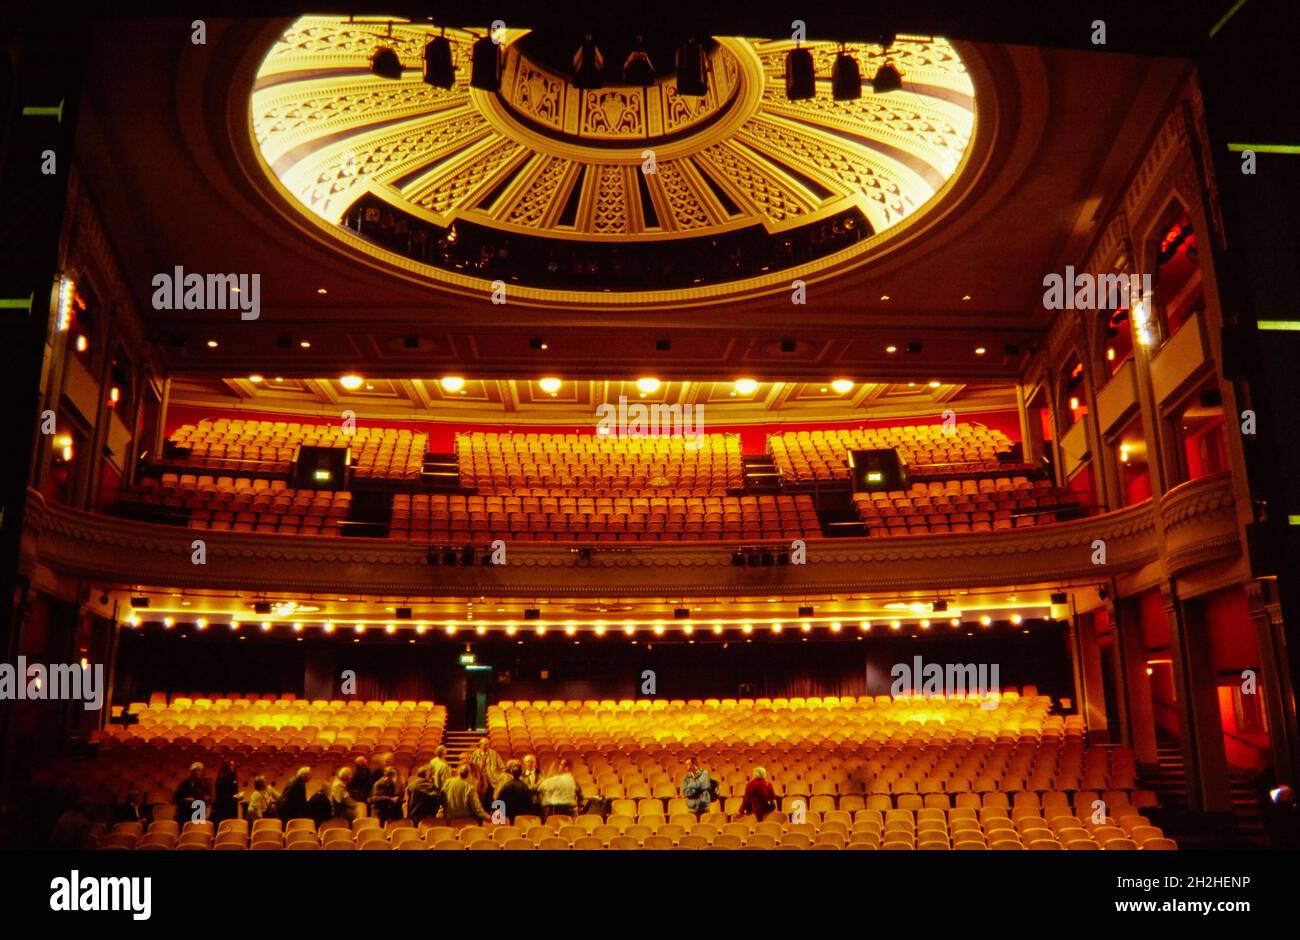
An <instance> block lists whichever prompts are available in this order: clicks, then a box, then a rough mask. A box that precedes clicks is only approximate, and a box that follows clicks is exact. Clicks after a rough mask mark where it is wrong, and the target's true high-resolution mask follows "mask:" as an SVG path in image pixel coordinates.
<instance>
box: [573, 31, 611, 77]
mask: <svg viewBox="0 0 1300 940" xmlns="http://www.w3.org/2000/svg"><path fill="white" fill-rule="evenodd" d="M604 68H605V57H604V56H603V55H601V54H600V50H599V49H597V48H596V40H594V39H592V38H591V33H588V34H587V36H586V38H585V39H583V40H582V45H580V46H579V47H578V51H577V52H575V53H574V54H573V84H574V85H576V86H577V87H579V88H599V87H600V85H601V80H600V73H601V71H602V70H603V69H604Z"/></svg>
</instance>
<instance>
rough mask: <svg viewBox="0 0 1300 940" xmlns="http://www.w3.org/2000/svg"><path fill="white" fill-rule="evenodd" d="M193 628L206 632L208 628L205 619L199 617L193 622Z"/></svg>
mask: <svg viewBox="0 0 1300 940" xmlns="http://www.w3.org/2000/svg"><path fill="white" fill-rule="evenodd" d="M194 626H196V627H198V628H199V629H200V630H206V629H207V628H208V621H207V618H205V617H200V618H199V619H198V620H196V621H194Z"/></svg>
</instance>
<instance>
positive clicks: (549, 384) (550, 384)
mask: <svg viewBox="0 0 1300 940" xmlns="http://www.w3.org/2000/svg"><path fill="white" fill-rule="evenodd" d="M537 384H538V385H539V386H540V387H541V389H542V391H544V392H547V393H549V394H551V395H554V394H555V393H556V392H558V391H559V390H560V386H561V385H562V384H564V383H562V382H561V381H560V380H559V379H556V378H545V379H542V380H541V381H540V382H538V383H537Z"/></svg>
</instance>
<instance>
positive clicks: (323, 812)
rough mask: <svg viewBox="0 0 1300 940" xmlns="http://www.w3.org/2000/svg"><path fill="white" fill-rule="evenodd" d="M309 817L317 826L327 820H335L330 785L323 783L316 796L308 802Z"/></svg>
mask: <svg viewBox="0 0 1300 940" xmlns="http://www.w3.org/2000/svg"><path fill="white" fill-rule="evenodd" d="M307 816H308V817H309V818H310V819H312V820H313V821H315V823H316V825H317V826H320V825H321V823H323V822H325V821H326V820H327V819H333V818H334V802H333V801H332V800H331V799H330V785H329V784H328V783H322V784H321V785H320V786H319V787H318V788H317V790H316V795H315V796H313V797H312V798H311V799H310V800H308V801H307Z"/></svg>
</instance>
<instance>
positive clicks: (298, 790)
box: [280, 767, 311, 819]
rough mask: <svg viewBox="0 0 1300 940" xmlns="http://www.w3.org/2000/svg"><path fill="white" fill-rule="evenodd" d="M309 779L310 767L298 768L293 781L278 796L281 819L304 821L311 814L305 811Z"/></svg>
mask: <svg viewBox="0 0 1300 940" xmlns="http://www.w3.org/2000/svg"><path fill="white" fill-rule="evenodd" d="M310 779H311V768H310V767H299V768H298V772H297V773H296V774H294V775H293V779H292V780H290V781H289V783H288V784H287V785H286V786H285V788H284V792H283V793H281V794H280V818H281V819H306V818H308V817H309V816H310V815H311V813H310V812H308V811H307V803H308V799H309V798H308V796H307V781H308V780H310Z"/></svg>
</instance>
